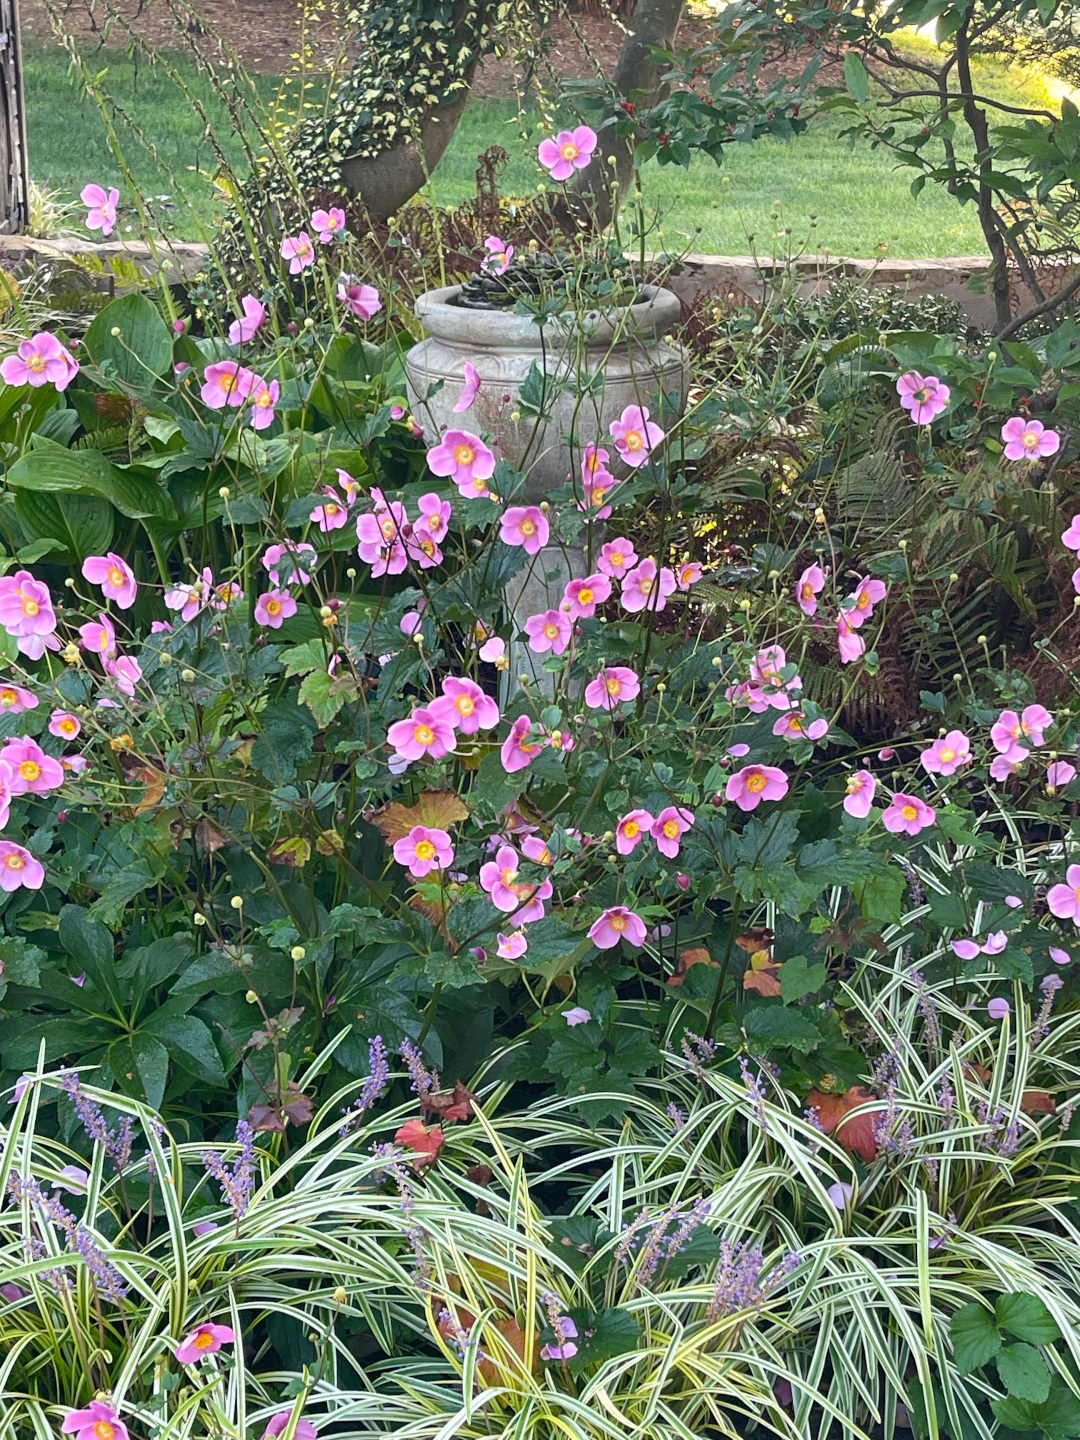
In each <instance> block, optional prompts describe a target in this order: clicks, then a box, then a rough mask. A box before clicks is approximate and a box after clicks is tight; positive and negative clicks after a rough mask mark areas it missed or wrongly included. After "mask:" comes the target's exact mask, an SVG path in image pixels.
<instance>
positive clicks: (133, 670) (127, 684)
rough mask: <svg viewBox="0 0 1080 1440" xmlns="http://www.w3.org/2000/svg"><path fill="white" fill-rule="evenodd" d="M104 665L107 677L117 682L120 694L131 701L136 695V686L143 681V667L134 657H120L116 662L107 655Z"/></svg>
mask: <svg viewBox="0 0 1080 1440" xmlns="http://www.w3.org/2000/svg"><path fill="white" fill-rule="evenodd" d="M102 664H103V665H104V667H105V673H106V675H111V676H112V678H113V679H114V680H115V681H116V688H117V689H118V690H119V691H120V694H121V695H126V696H127V697H128V699H131V698H132V697H133V696H134V694H135V686H136V685H137V684H138V682H139V681H140V680H141V679H142V666H141V665H140V664H139V662H138V660H136V659H135V657H134V655H118V656H117V657H116V659H115V660H114V659H112V658H111V657H110V656H108V655H106V657H105V659H104V660H103V661H102Z"/></svg>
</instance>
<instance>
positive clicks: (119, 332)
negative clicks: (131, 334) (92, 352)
mask: <svg viewBox="0 0 1080 1440" xmlns="http://www.w3.org/2000/svg"><path fill="white" fill-rule="evenodd" d="M109 334H110V335H111V336H112V337H113V339H114V340H115V339H116V337H117V336H118V335H122V334H123V331H122V330H121V329H120V326H119V325H114V326H113V327H112V329H111V330H110V331H109Z"/></svg>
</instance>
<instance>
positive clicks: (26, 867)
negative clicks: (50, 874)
mask: <svg viewBox="0 0 1080 1440" xmlns="http://www.w3.org/2000/svg"><path fill="white" fill-rule="evenodd" d="M44 883H45V867H44V865H42V863H41V861H40V860H36V859H35V858H34V856H33V855H31V854H30V851H29V850H24V849H23V847H22V846H21V845H16V844H15V842H14V841H13V840H0V890H18V889H20V888H22V887H25V888H26V889H27V890H40V889H41V887H42V885H44Z"/></svg>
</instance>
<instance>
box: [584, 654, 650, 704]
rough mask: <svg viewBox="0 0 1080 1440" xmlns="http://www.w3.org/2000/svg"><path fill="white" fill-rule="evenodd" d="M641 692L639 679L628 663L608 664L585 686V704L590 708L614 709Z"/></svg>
mask: <svg viewBox="0 0 1080 1440" xmlns="http://www.w3.org/2000/svg"><path fill="white" fill-rule="evenodd" d="M640 694H641V681H640V680H639V679H638V677H637V675H636V673H635V672H634V671H633V670H631V669H630V667H629V666H628V665H609V666H608V667H607V668H606V669H605V670H601V672H600V674H599V675H597V677H596V679H595V680H590V681H589V683H588V685H586V686H585V704H586V705H588V707H589V708H590V710H614V709H615V706H616V705H621V704H623V703H624V702H627V701H630V700H636V699H637V697H638V696H639V695H640Z"/></svg>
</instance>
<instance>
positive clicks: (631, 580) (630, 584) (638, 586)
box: [619, 557, 676, 614]
mask: <svg viewBox="0 0 1080 1440" xmlns="http://www.w3.org/2000/svg"><path fill="white" fill-rule="evenodd" d="M675 589H676V581H675V576H674V575H673V574H672V572H671V571H670V570H669V569H668V568H667V566H664V568H663V569H662V570H660V571H659V572H658V571H657V566H656V561H655V560H653V559H652V558H651V557H650V558H649V559H647V560H640V561H639V562H638V563H637V565H635V566H634V568H633V570H631V571H630V572H629V573H628V574H626V575H625V576H624V577H623V582H622V594H621V595H620V597H619V599H620V601H621V603H622V607H623V609H624V610H629V611H630V613H631V614H636V612H637V611H639V610H645V609H649V610H653V611H660V610H663V609H665V608H666V606H667V597H668V596H669V595H674V593H675Z"/></svg>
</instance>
